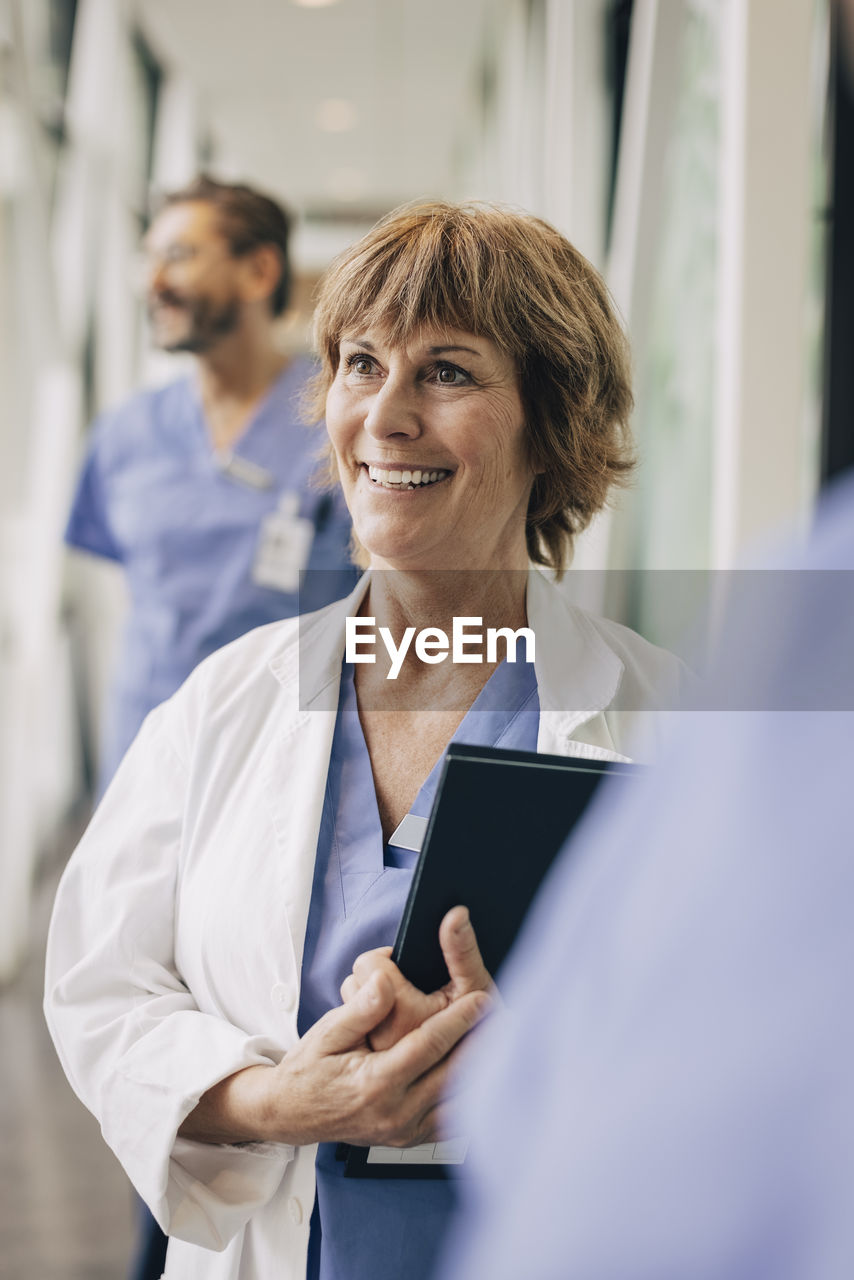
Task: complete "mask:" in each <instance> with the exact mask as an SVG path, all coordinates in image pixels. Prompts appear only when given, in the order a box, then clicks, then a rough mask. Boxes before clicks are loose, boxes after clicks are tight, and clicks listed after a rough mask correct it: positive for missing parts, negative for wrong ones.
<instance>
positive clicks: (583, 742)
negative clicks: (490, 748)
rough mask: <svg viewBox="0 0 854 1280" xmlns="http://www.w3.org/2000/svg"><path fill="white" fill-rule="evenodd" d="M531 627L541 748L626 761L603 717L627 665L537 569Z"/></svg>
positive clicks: (530, 592)
mask: <svg viewBox="0 0 854 1280" xmlns="http://www.w3.org/2000/svg"><path fill="white" fill-rule="evenodd" d="M527 612H528V624H529V626H531V627H532V628H533V631H534V634H535V636H536V646H537V647H536V658H535V662H534V667H535V670H536V674H537V691H538V694H539V699H540V728H539V735H538V738H537V750H538V751H542V752H548V753H549V754H552V755H570V756H582V757H584V758H585V759H594V760H625V759H627V758H628V757H626V756H623V755H621V754H620V753H619V752H618V751H616V750H615V747H614V741H613V738H612V737H611V733H610V731H609V729H608V724H607V721H606V720H605V717H604V715H603V714H602V713H603V712H604V711H605V709H606V708H607V707H608V706H610V704H611V703H612V702H613V701H614V698H615V697H616V694H617V690H618V689H619V687H620V681H621V680H622V677H623V671H624V667H623V663H622V661H621V659H620V658H619V657H618V656H617V654H616V653H614V651H613V650H612V649H610V648H609V647H608V645H607V644H606V643H605V641H604V640H603V639H602V637H601V636H600V635H599V634H598V632H597V631H596V629H595V628H594V627H592V626H591V625H590V623H589V622H588V621H587V619H586V617H585V615H584V613H583V612H582V611H581V610H580V609H576V608H575V607H574V606H573V605H572V604H571V603H570V601H569V600H568V599H567V598H566V597H565V596H564V595H562V594H561V592H560V590H559V588H558V587H556V586H554V585H553V584H552V583H550V582H548V581H547V579H546V578H545V577H544V576H543V575H542V574H541V573H540V572H538V571H537V570H531V572H530V574H529V575H528V598H527Z"/></svg>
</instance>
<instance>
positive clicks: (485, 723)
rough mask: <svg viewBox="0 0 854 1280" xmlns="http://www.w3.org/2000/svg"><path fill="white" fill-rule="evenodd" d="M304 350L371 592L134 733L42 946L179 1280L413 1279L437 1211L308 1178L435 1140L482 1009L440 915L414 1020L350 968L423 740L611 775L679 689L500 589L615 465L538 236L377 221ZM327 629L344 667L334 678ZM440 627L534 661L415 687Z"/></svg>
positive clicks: (546, 235)
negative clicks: (640, 714)
mask: <svg viewBox="0 0 854 1280" xmlns="http://www.w3.org/2000/svg"><path fill="white" fill-rule="evenodd" d="M316 327H317V337H318V346H319V350H320V354H321V359H322V368H321V372H320V374H319V375H318V382H317V387H316V392H317V403H318V405H322V406H324V407H325V416H326V424H327V430H328V434H329V439H330V463H331V467H332V469H333V470H334V472H335V476H336V479H337V481H338V482H339V483H340V484H341V486H342V488H343V491H344V495H345V498H346V500H347V504H348V506H349V508H350V512H351V514H352V517H353V523H354V529H355V532H356V535H357V538H358V541H359V544H360V546H361V548H362V553H363V555H364V557H365V559H366V562H367V563H369V564H370V570H371V572H370V573H369V574H368V575H367V576H366V577H365V579H363V581H362V582H361V583H360V585H359V587H358V588H357V590H356V591H355V592H354V594H353V595H352V596H351V597H350V598H349V599H348V600H347V601H343V602H341V603H340V604H337V605H332V606H330V607H329V608H328V609H326V610H323V611H321V612H320V613H317V614H313V615H309V616H307V617H305V618H303V619H301V620H299V621H297V620H292V621H289V622H285V623H281V624H278V623H277V624H274V625H272V626H271V627H265V628H261V629H259V630H258V631H255V632H252V633H250V634H249V635H248V636H246V637H244V638H243V639H241V640H239V641H237V642H235V643H234V644H232V645H230V646H229V647H227V648H226V649H224V650H221V651H220V652H219V653H217V654H215V655H214V656H213V657H212V658H210V659H209V660H208V661H207V662H205V663H204V664H202V666H201V667H200V668H199V669H198V670H197V671H196V672H195V673H194V675H193V676H192V677H191V678H190V679H189V680H188V681H187V683H186V684H185V685H184V687H183V688H182V689H181V690H180V691H179V693H178V694H176V695H175V697H174V698H172V699H171V700H170V701H169V702H168V703H166V704H164V705H163V706H162V707H160V708H158V709H157V710H156V711H155V712H153V713H152V715H151V716H150V717H149V718H148V720H147V722H146V724H145V726H144V727H143V730H142V731H141V733H140V735H139V737H138V739H137V741H136V743H135V744H134V746H133V747H132V749H131V751H130V752H129V754H128V756H127V757H126V759H125V761H124V763H123V765H122V766H121V768H120V770H119V772H118V774H117V776H116V779H115V781H114V783H113V785H112V786H111V788H110V789H109V791H108V793H107V795H106V796H105V798H104V801H103V803H102V805H101V806H100V808H99V810H98V811H97V813H96V814H95V817H94V818H93V821H92V823H91V825H90V827H89V830H88V831H87V833H86V835H85V836H84V838H83V841H82V842H81V845H80V848H79V849H78V850H77V852H76V853H75V854H74V856H73V858H72V860H71V863H70V865H69V867H68V870H67V871H66V874H65V876H64V878H63V882H62V884H61V886H60V891H59V894H58V898H57V904H56V908H55V914H54V921H53V925H52V930H51V937H50V943H49V953H48V973H47V998H46V1008H47V1016H48V1021H49V1024H50V1027H51V1031H52V1034H53V1036H54V1039H55V1042H56V1044H57V1048H58V1051H59V1053H60V1056H61V1058H62V1061H63V1064H64V1066H65V1069H66V1071H67V1073H68V1076H69V1079H70V1080H71V1082H72V1084H73V1086H74V1088H75V1089H76V1091H77V1092H78V1093H79V1095H80V1096H81V1098H82V1099H83V1100H84V1102H85V1103H86V1104H87V1106H89V1107H90V1108H91V1109H92V1110H93V1111H94V1112H95V1114H96V1115H97V1116H98V1118H99V1119H100V1122H101V1125H102V1129H103V1133H104V1136H105V1138H106V1140H107V1142H108V1143H109V1144H110V1146H111V1147H112V1148H113V1150H114V1151H115V1152H116V1154H117V1155H118V1156H119V1159H120V1160H121V1161H122V1163H123V1165H124V1167H125V1168H126V1170H127V1172H128V1174H129V1175H130V1177H131V1179H132V1180H133V1182H134V1184H135V1185H136V1187H137V1188H138V1190H139V1192H140V1194H141V1195H142V1196H143V1198H144V1199H145V1200H146V1201H147V1203H148V1204H149V1205H150V1207H151V1209H152V1211H153V1212H154V1214H155V1216H156V1217H157V1219H158V1221H159V1222H160V1223H161V1225H162V1226H163V1228H164V1230H166V1232H167V1233H168V1234H169V1236H170V1237H171V1239H170V1246H169V1251H168V1258H167V1270H166V1275H167V1276H169V1277H178V1276H180V1277H182V1280H193V1278H195V1277H205V1280H226V1278H228V1280H267V1278H268V1277H269V1280H272V1278H273V1277H277V1278H279V1277H288V1278H291V1277H293V1280H303V1277H306V1276H309V1277H317V1278H318V1280H368V1278H369V1277H370V1280H396V1278H397V1277H399V1276H401V1275H404V1274H405V1275H407V1277H408V1278H409V1280H412V1278H413V1277H414V1278H415V1280H418V1278H419V1277H426V1276H427V1275H428V1274H429V1271H430V1268H431V1263H432V1258H433V1255H434V1253H435V1250H436V1247H437V1245H438V1242H439V1240H440V1238H441V1235H442V1232H443V1229H444V1225H445V1222H446V1220H447V1217H448V1214H449V1212H450V1210H451V1207H452V1188H451V1187H450V1185H449V1184H447V1183H444V1182H437V1181H434V1180H426V1179H416V1180H382V1181H373V1180H356V1179H348V1178H344V1177H342V1176H341V1174H342V1168H341V1165H340V1162H338V1161H336V1159H335V1151H336V1144H337V1143H339V1142H348V1143H357V1144H362V1145H370V1144H380V1145H385V1146H394V1147H402V1148H411V1147H413V1146H415V1145H418V1144H426V1143H432V1142H435V1141H437V1140H438V1139H439V1138H440V1136H441V1119H442V1115H441V1097H442V1091H443V1088H444V1087H445V1084H446V1082H447V1076H448V1073H449V1071H450V1070H451V1068H452V1066H453V1062H454V1057H455V1053H456V1052H457V1051H458V1048H457V1047H458V1044H459V1041H460V1040H461V1039H462V1038H463V1036H464V1035H465V1034H466V1032H467V1031H469V1030H470V1029H471V1028H472V1027H473V1026H475V1024H476V1023H477V1022H478V1021H479V1020H480V1018H482V1017H483V1015H484V1013H485V1012H486V1010H487V1009H488V1007H489V1002H490V996H489V994H488V986H489V979H488V975H487V974H486V973H485V972H484V970H483V966H482V964H481V963H480V960H479V955H478V953H477V948H476V945H475V940H474V938H473V935H472V931H471V926H470V925H469V924H468V921H467V916H466V913H465V911H464V910H457V911H455V912H453V913H451V914H450V916H449V917H447V918H446V920H445V922H444V923H443V927H442V933H441V940H442V944H443V948H444V950H445V955H446V959H447V961H448V967H449V970H450V972H451V975H452V981H451V983H450V985H449V987H448V988H447V989H445V990H444V991H442V992H438V993H434V994H433V995H432V996H430V997H419V996H418V995H417V993H415V992H414V991H412V989H410V988H408V987H407V986H406V985H405V984H404V983H403V981H402V979H399V975H396V972H395V971H394V969H393V966H391V964H390V962H389V961H387V960H385V959H384V958H383V956H382V953H378V952H377V951H376V950H375V949H376V948H378V947H380V946H382V945H383V944H387V943H389V942H390V941H391V940H392V939H393V936H394V932H395V927H396V923H397V919H398V918H399V915H400V911H401V908H402V905H403V901H404V899H405V896H406V891H407V888H408V884H409V879H410V877H411V871H412V865H413V855H411V854H409V853H408V852H407V851H406V850H405V849H404V848H401V846H400V844H398V843H397V841H396V831H397V828H398V827H399V825H400V822H401V820H402V819H403V818H404V817H405V816H406V815H407V814H408V813H412V812H414V813H416V814H422V815H423V814H425V813H426V812H427V811H429V805H430V802H431V800H432V794H433V790H434V788H435V784H436V771H437V761H438V760H439V759H440V758H441V756H442V754H443V752H444V748H445V746H446V745H447V743H448V742H449V741H450V740H451V739H452V738H454V739H455V740H459V739H463V740H469V741H475V742H478V743H481V744H489V745H501V746H510V747H516V748H520V749H529V750H539V751H550V752H558V753H561V754H574V755H584V756H589V757H595V758H597V759H615V758H625V755H626V751H627V743H628V736H629V733H630V731H631V729H632V724H633V721H635V720H636V718H637V716H636V709H637V708H639V707H641V706H642V705H644V703H645V702H648V701H649V699H650V698H652V699H655V698H656V696H658V697H660V698H666V699H668V703H669V701H670V699H672V696H673V693H674V689H675V687H676V685H678V683H679V681H680V679H681V671H680V668H679V664H678V663H677V662H676V660H675V659H673V658H671V657H670V656H669V655H667V654H665V653H663V652H662V651H661V650H658V649H655V648H654V647H653V646H651V645H648V644H646V642H644V641H643V640H641V639H640V637H638V636H636V635H635V634H634V633H632V632H630V631H628V630H626V629H625V628H622V627H619V626H617V625H616V624H613V623H609V622H606V621H604V620H602V619H598V618H594V617H592V616H590V615H588V614H586V613H584V612H583V611H581V610H579V609H578V608H575V607H573V606H572V605H570V604H569V603H568V601H567V599H566V597H565V596H564V595H563V594H562V593H561V592H560V591H559V589H558V588H557V587H556V586H555V585H553V584H552V583H551V582H549V581H548V580H547V579H546V578H545V577H544V576H543V574H541V573H540V572H538V571H535V570H530V568H529V566H530V563H531V562H532V561H533V562H534V563H535V564H539V565H542V566H544V567H546V568H549V569H552V570H557V571H560V570H561V569H562V568H563V566H564V564H565V563H566V561H567V558H568V555H569V552H570V548H571V541H572V537H573V535H574V533H575V532H576V531H577V530H578V529H580V528H582V527H583V526H584V524H585V523H586V522H587V521H588V520H589V519H590V517H591V515H592V514H593V513H594V512H595V511H596V510H598V509H599V508H600V507H601V506H602V505H603V503H604V502H605V499H606V496H607V493H608V490H609V488H610V486H611V484H612V483H613V482H614V481H615V480H619V479H620V478H621V477H622V476H623V475H624V474H625V472H626V471H627V469H628V466H629V462H630V459H629V451H628V446H627V441H626V435H625V431H626V420H627V417H628V413H629V410H630V405H631V394H630V388H629V383H628V374H627V368H628V363H627V355H626V350H625V344H624V340H623V337H622V334H621V331H620V328H619V325H618V324H617V322H616V320H615V318H614V316H613V313H612V310H611V307H610V304H609V300H608V297H607V293H606V291H605V289H604V286H603V285H602V282H601V280H600V279H599V277H598V276H597V275H596V273H595V271H594V270H593V269H592V267H591V266H590V265H589V263H587V262H586V261H585V260H584V259H583V258H582V257H581V255H579V254H578V253H577V252H576V251H575V250H574V249H573V248H572V246H571V245H569V244H568V242H567V241H566V240H565V239H564V238H563V237H562V236H560V235H559V234H558V233H557V232H556V231H554V230H553V229H552V228H550V227H548V226H547V225H546V224H544V223H542V222H540V221H539V220H537V219H534V218H529V217H525V216H523V215H519V214H515V213H509V212H506V211H503V210H499V209H494V208H490V207H478V206H476V207H463V206H453V205H428V206H420V207H416V208H412V209H407V210H403V211H401V212H399V213H397V214H394V215H390V217H389V218H388V219H386V220H384V222H383V223H381V224H379V226H378V227H377V228H375V229H374V230H373V231H372V232H371V233H369V235H368V236H366V237H365V238H364V239H363V240H362V241H361V242H359V244H357V245H356V246H354V247H353V248H352V249H350V250H348V251H347V252H346V253H345V254H344V255H343V256H342V258H341V259H340V260H339V261H338V262H337V263H336V264H335V265H334V266H333V269H332V270H331V272H330V273H329V275H328V277H327V279H326V282H325V285H324V287H323V289H322V292H321V296H320V301H319V306H318V312H317V322H316ZM283 553H287V548H285V549H284V551H283ZM355 616H358V617H359V619H360V628H361V631H362V634H363V635H366V636H370V635H373V636H374V637H375V638H376V640H377V643H376V644H375V645H374V646H373V648H372V647H371V646H370V644H366V645H363V647H362V649H361V655H362V656H363V657H364V656H365V655H368V656H374V657H375V658H376V661H375V662H369V661H364V660H363V661H347V660H345V659H346V658H347V656H348V655H347V654H346V653H345V631H346V619H347V618H348V617H351V618H352V617H355ZM455 618H456V619H460V618H466V619H469V620H471V619H473V618H477V619H479V620H480V624H479V628H476V627H474V625H473V624H471V622H470V623H469V630H473V629H474V630H478V629H479V630H481V631H483V632H486V630H487V629H488V628H493V629H500V628H509V629H511V630H514V631H515V630H518V629H520V628H529V629H530V630H531V631H533V633H534V636H535V640H536V649H535V660H534V662H533V663H526V662H523V661H518V662H516V663H510V662H500V661H499V660H498V655H495V654H493V655H492V657H491V659H490V660H481V661H472V660H471V655H472V653H473V652H476V646H469V648H468V650H467V654H466V655H465V656H467V657H468V659H469V660H465V659H464V660H462V661H460V660H457V661H454V660H452V657H451V656H448V657H447V658H445V659H444V660H442V661H439V660H437V654H438V653H439V652H440V651H441V640H440V636H439V633H441V632H445V633H446V634H448V635H449V636H451V635H452V633H453V628H454V619H455ZM370 619H372V620H373V621H372V622H371V621H369V620H370ZM381 629H382V630H381ZM407 636H408V644H409V648H408V649H404V646H405V645H406V643H407ZM383 637H384V638H383ZM419 637H420V642H419ZM431 646H432V647H431ZM395 654H396V655H397V657H395V656H394V655H395ZM353 656H354V655H353V654H351V655H350V657H353ZM457 656H458V659H459V657H460V655H459V654H458V655H457ZM484 657H486V658H488V657H489V655H484V654H481V658H484ZM392 672H394V673H395V674H394V678H392V679H390V678H389V676H390V674H391V673H392ZM659 705H664V704H663V703H660V704H659ZM360 955H362V956H363V957H365V958H363V959H362V960H360V961H359V962H358V964H357V974H358V977H357V979H355V980H353V979H351V980H349V982H348V983H347V985H346V986H345V988H344V990H345V994H346V996H347V1001H346V1003H344V1004H343V1005H342V1004H340V1003H339V989H340V988H341V984H342V983H343V982H345V979H347V975H348V974H349V973H350V970H351V967H352V966H353V964H354V961H356V959H357V957H359V956H360ZM211 1251H216V1252H211Z"/></svg>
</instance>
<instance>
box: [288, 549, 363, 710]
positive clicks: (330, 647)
mask: <svg viewBox="0 0 854 1280" xmlns="http://www.w3.org/2000/svg"><path fill="white" fill-rule="evenodd" d="M369 582H370V573H365V574H363V575H362V577H361V578H360V579H359V581H358V582H357V583H356V585H355V587H354V588H353V590H352V591H351V592H350V594H349V596H345V598H344V599H343V600H336V601H335V602H334V603H333V604H330V605H327V606H326V608H325V609H319V610H318V611H317V612H316V613H308V614H305V615H304V616H301V617H300V618H299V619H298V620H297V626H296V628H295V629H294V630H292V631H291V632H290V634H289V636H288V639H287V640H286V642H285V644H284V645H283V646H282V648H281V649H280V650H279V652H278V653H277V654H276V655H275V656H274V657H273V658H272V660H271V662H270V670H271V671H272V673H273V675H274V676H275V677H276V679H277V680H278V681H279V683H280V684H281V685H282V687H283V688H285V689H290V688H292V687H293V686H294V685H295V684H297V683H298V684H299V703H300V706H301V707H302V708H303V709H304V710H327V711H328V710H334V709H335V707H337V705H338V686H339V683H340V679H341V663H342V662H343V659H344V642H345V620H346V619H347V618H348V617H352V616H353V615H355V614H357V613H358V612H359V608H360V606H361V603H362V600H363V599H364V597H365V592H366V591H367V589H368V583H369Z"/></svg>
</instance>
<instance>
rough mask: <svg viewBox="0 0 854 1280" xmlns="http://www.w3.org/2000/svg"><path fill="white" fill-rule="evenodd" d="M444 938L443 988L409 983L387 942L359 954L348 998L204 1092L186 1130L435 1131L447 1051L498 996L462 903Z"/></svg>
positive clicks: (363, 1141)
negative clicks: (273, 1052)
mask: <svg viewBox="0 0 854 1280" xmlns="http://www.w3.org/2000/svg"><path fill="white" fill-rule="evenodd" d="M439 941H440V943H441V946H442V952H443V954H444V957H445V963H446V965H447V967H448V972H449V974H450V981H449V982H448V983H447V984H446V986H444V987H443V988H442V989H441V990H439V991H434V992H431V993H430V994H429V995H428V994H425V993H424V992H421V991H419V990H418V989H417V988H416V987H414V986H412V984H411V983H410V982H408V981H407V980H406V979H405V978H404V977H403V975H402V974H401V972H400V970H399V969H398V967H397V965H396V964H394V962H393V961H392V960H391V948H390V947H381V948H379V949H378V950H376V951H368V952H365V953H364V954H363V955H361V956H359V957H358V959H357V960H356V962H355V964H354V966H353V972H352V974H351V975H350V976H349V977H348V978H347V979H346V980H345V982H344V983H343V985H342V988H341V996H342V999H343V1001H344V1003H343V1004H342V1005H340V1006H339V1007H338V1008H337V1009H331V1010H330V1011H329V1012H328V1013H326V1014H324V1016H323V1017H322V1018H320V1019H318V1021H317V1022H316V1023H315V1024H314V1026H313V1027H310V1028H309V1030H308V1031H307V1032H306V1033H305V1035H303V1036H302V1038H301V1039H300V1040H299V1041H298V1042H297V1043H296V1044H295V1045H294V1046H293V1048H292V1049H290V1050H289V1051H288V1053H287V1054H285V1056H284V1057H283V1058H282V1060H281V1062H279V1063H278V1065H276V1066H275V1067H264V1066H256V1067H247V1068H245V1069H243V1070H242V1071H238V1072H236V1073H235V1074H234V1075H232V1076H229V1077H228V1078H227V1079H225V1080H222V1081H220V1083H219V1084H218V1085H215V1086H214V1087H213V1088H212V1089H209V1090H208V1091H207V1093H205V1094H204V1095H203V1096H202V1098H201V1099H200V1100H199V1103H198V1105H197V1106H196V1108H195V1109H194V1111H192V1112H191V1113H190V1115H189V1116H187V1118H186V1120H185V1121H184V1123H183V1125H182V1126H181V1134H182V1136H183V1137H186V1138H191V1139H192V1138H195V1139H199V1140H202V1141H207V1142H226V1143H233V1142H247V1141H253V1140H254V1141H272V1142H283V1143H288V1144H291V1145H293V1146H304V1145H306V1144H310V1143H314V1142H348V1143H352V1144H353V1145H355V1146H374V1145H378V1146H391V1147H409V1146H417V1145H418V1144H420V1143H423V1142H432V1141H435V1140H436V1139H437V1138H439V1137H440V1136H441V1135H442V1133H443V1117H442V1104H443V1100H444V1095H445V1091H446V1087H447V1084H448V1078H449V1075H450V1073H451V1071H452V1069H453V1057H454V1051H455V1050H456V1048H457V1046H458V1045H459V1043H460V1041H461V1040H462V1039H463V1037H464V1036H466V1035H467V1034H468V1032H469V1031H471V1030H472V1029H473V1028H474V1027H475V1026H477V1024H478V1023H479V1022H480V1021H481V1020H482V1019H483V1018H484V1017H485V1016H486V1014H487V1013H489V1012H490V1010H491V1009H492V1008H493V1007H494V1004H495V999H496V995H495V988H494V986H493V984H492V980H491V978H490V976H489V974H488V973H487V971H486V968H485V967H484V964H483V960H482V959H481V955H480V951H479V949H478V945H477V939H476V937H475V933H474V929H473V928H472V926H471V922H470V920H469V915H468V911H467V910H466V908H465V907H454V908H453V910H452V911H449V912H448V914H447V915H446V916H445V918H444V920H443V921H442V924H441V927H440V929H439Z"/></svg>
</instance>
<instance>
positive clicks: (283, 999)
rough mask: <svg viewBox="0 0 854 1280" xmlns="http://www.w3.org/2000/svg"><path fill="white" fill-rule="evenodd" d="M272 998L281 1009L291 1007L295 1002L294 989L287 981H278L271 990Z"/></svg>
mask: <svg viewBox="0 0 854 1280" xmlns="http://www.w3.org/2000/svg"><path fill="white" fill-rule="evenodd" d="M270 998H271V999H272V1001H273V1004H275V1005H278V1006H279V1008H280V1009H290V1008H291V1007H292V1005H293V1002H294V998H293V991H292V990H291V988H290V987H289V986H288V985H287V983H285V982H277V983H276V985H275V986H274V987H273V990H272V991H271V992H270Z"/></svg>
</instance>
